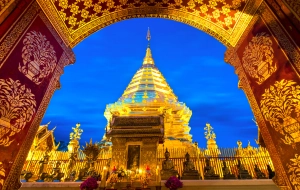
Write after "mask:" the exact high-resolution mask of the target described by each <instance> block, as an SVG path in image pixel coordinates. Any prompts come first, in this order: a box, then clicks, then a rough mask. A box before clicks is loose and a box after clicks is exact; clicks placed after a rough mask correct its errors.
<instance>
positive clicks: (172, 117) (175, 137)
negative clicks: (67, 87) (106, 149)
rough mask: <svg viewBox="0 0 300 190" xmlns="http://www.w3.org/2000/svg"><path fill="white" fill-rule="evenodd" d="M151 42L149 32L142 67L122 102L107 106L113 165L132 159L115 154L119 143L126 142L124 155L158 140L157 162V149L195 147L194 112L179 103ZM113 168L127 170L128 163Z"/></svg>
mask: <svg viewBox="0 0 300 190" xmlns="http://www.w3.org/2000/svg"><path fill="white" fill-rule="evenodd" d="M150 38H151V36H150V31H149V29H148V33H147V40H148V47H147V49H146V55H145V58H144V60H143V64H142V66H141V67H140V69H139V70H138V71H137V72H136V73H135V75H134V76H133V78H132V80H131V81H130V83H129V85H128V86H127V88H126V90H125V91H124V93H123V95H122V96H121V97H120V98H119V100H118V101H117V102H115V103H113V104H109V105H107V107H106V110H105V112H104V116H105V117H106V118H107V121H108V126H107V130H108V131H107V134H106V136H107V137H111V140H112V143H113V148H112V150H113V157H112V159H113V160H112V162H114V159H115V158H114V154H120V156H121V155H122V156H123V157H126V158H127V157H128V155H129V154H128V153H126V152H122V153H120V151H119V152H118V153H115V152H114V149H116V148H115V147H116V146H118V145H117V144H118V142H122V143H121V144H122V145H123V148H124V151H125V149H126V150H128V151H129V149H128V146H130V145H131V144H135V145H140V146H141V147H140V148H141V149H143V143H142V142H143V141H145V140H146V138H149V137H151V138H152V137H156V138H157V141H156V140H152V141H153V142H151V143H152V144H153V150H154V149H155V151H154V152H152V153H153V154H154V155H153V156H154V157H153V158H155V159H156V155H155V154H156V151H157V149H162V148H163V146H164V147H165V148H166V147H169V148H171V147H173V148H174V147H177V148H180V147H182V148H189V147H192V146H193V144H192V135H191V134H190V133H189V132H190V127H189V120H190V118H191V115H192V111H191V110H190V109H189V108H188V107H187V106H186V105H185V104H184V103H182V102H179V101H178V99H177V97H176V96H175V94H174V92H173V90H172V89H171V87H170V86H169V84H168V83H167V81H166V79H165V78H164V76H163V75H162V73H161V72H160V71H159V70H158V68H157V67H156V65H155V63H154V59H153V57H152V53H151V49H150ZM130 138H131V139H130ZM133 138H136V139H133ZM152 139H153V138H152ZM125 144H126V146H127V147H125ZM147 146H149V143H147ZM118 150H119V148H118ZM152 153H151V154H152ZM148 154H150V153H148ZM141 155H142V154H141ZM122 156H121V157H122ZM120 160H121V159H120ZM124 160H125V159H124ZM127 160H128V159H127ZM142 163H143V161H141V164H142ZM113 164H115V165H116V166H119V167H121V166H122V167H124V168H126V164H125V163H123V164H120V163H113ZM129 165H130V164H127V166H128V167H127V168H130V166H129ZM142 165H145V164H142ZM142 167H144V166H142Z"/></svg>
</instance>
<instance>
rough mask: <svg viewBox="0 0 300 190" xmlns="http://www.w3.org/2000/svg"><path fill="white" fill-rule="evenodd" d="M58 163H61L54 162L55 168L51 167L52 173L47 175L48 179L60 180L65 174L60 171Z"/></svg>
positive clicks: (59, 163)
mask: <svg viewBox="0 0 300 190" xmlns="http://www.w3.org/2000/svg"><path fill="white" fill-rule="evenodd" d="M60 165H61V162H60V161H58V162H56V164H55V168H53V171H52V174H51V175H49V176H48V178H49V179H50V181H54V182H60V180H61V178H63V177H64V175H65V174H64V173H62V172H61V168H60Z"/></svg>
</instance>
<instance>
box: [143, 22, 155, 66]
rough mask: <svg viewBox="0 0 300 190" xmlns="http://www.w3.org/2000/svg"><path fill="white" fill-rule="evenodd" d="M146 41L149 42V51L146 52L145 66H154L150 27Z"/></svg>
mask: <svg viewBox="0 0 300 190" xmlns="http://www.w3.org/2000/svg"><path fill="white" fill-rule="evenodd" d="M146 39H147V40H148V47H147V50H146V56H145V58H144V62H143V65H146V64H151V65H154V60H153V58H152V54H151V50H150V39H151V35H150V29H149V27H148V32H147V36H146Z"/></svg>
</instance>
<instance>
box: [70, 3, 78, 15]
mask: <svg viewBox="0 0 300 190" xmlns="http://www.w3.org/2000/svg"><path fill="white" fill-rule="evenodd" d="M78 9H79V6H77V5H76V4H72V5H71V10H70V12H71V13H73V14H77V13H78Z"/></svg>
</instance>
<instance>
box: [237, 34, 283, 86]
mask: <svg viewBox="0 0 300 190" xmlns="http://www.w3.org/2000/svg"><path fill="white" fill-rule="evenodd" d="M273 58H274V51H273V48H272V40H271V37H270V36H269V35H268V34H266V33H264V32H262V33H258V34H256V36H254V37H253V38H252V39H251V41H250V42H249V44H248V45H247V46H246V48H245V51H244V53H243V59H242V60H243V66H244V68H245V71H246V72H247V73H248V74H249V75H250V76H251V77H252V78H255V79H256V82H257V83H258V84H261V83H263V82H264V81H265V80H266V79H267V78H268V77H270V76H271V75H272V73H274V72H275V71H276V69H277V66H276V63H273Z"/></svg>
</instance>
